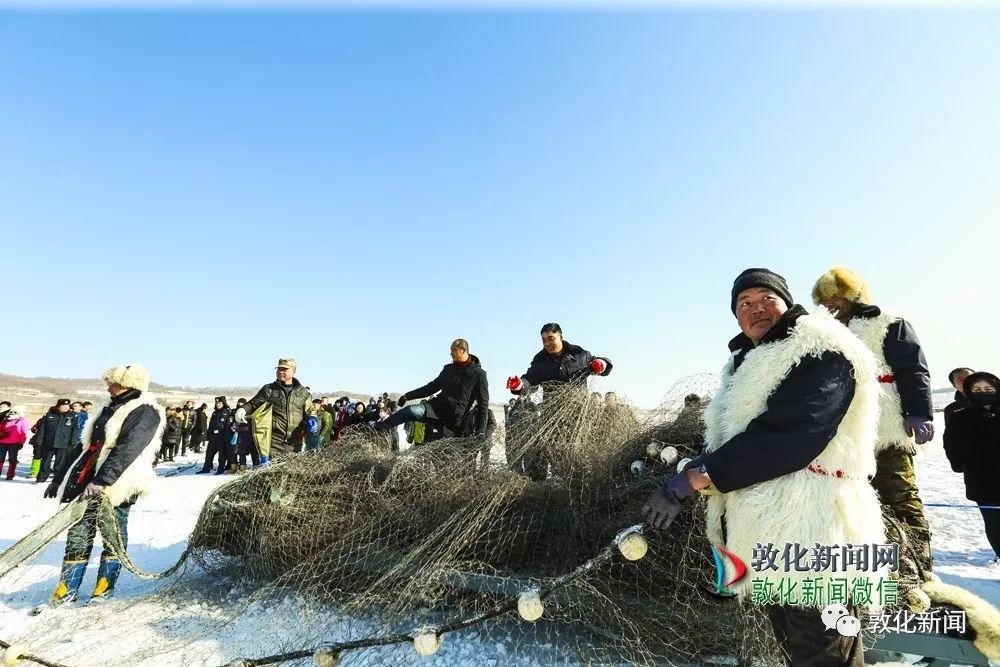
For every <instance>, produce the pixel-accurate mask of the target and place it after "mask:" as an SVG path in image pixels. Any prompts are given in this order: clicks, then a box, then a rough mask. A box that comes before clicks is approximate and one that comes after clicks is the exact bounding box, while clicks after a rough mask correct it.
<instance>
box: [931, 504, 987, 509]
mask: <svg viewBox="0 0 1000 667" xmlns="http://www.w3.org/2000/svg"><path fill="white" fill-rule="evenodd" d="M924 507H953V508H955V509H961V510H1000V505H954V504H952V503H924Z"/></svg>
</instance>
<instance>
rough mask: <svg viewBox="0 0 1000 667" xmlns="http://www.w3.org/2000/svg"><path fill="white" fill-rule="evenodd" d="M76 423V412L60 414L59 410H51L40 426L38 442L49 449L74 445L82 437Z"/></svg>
mask: <svg viewBox="0 0 1000 667" xmlns="http://www.w3.org/2000/svg"><path fill="white" fill-rule="evenodd" d="M76 424H77V421H76V413H75V412H66V413H62V414H60V413H59V411H58V410H49V412H48V413H46V415H45V417H43V418H42V424H41V426H39V427H38V442H39V443H40V444H41V445H42V447H43V448H49V449H67V448H69V447H72V446H73V445H75V444H77V441H78V440H79V439H80V438H79V436H78V434H77V430H76Z"/></svg>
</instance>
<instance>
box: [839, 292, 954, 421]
mask: <svg viewBox="0 0 1000 667" xmlns="http://www.w3.org/2000/svg"><path fill="white" fill-rule="evenodd" d="M881 314H882V310H881V309H880V308H879V307H878V306H869V305H865V304H858V307H857V309H856V310H855V312H854V317H860V318H862V319H871V318H874V317H878V316H879V315H881ZM882 353H883V354H884V355H885V360H886V362H887V363H888V364H889V367H890V368H891V369H892V374H893V375H894V376H895V379H896V389H898V390H899V398H900V400H901V401H902V404H903V416H905V417H910V416H915V417H927V418H928V419H930V418H931V416H932V415H933V414H934V406H933V402H932V400H931V372H930V370H929V369H928V368H927V359H925V358H924V351H923V350H922V349H921V347H920V340H919V339H918V338H917V332H916V331H914V330H913V327H912V326H911V325H910V323H909V322H907V321H906V320H904V319H898V320H896V321H895V322H893V323H892V324H890V325H889V328H888V329H887V330H886V332H885V340H884V341H883V343H882Z"/></svg>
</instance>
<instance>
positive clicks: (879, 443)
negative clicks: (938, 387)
mask: <svg viewBox="0 0 1000 667" xmlns="http://www.w3.org/2000/svg"><path fill="white" fill-rule="evenodd" d="M898 319H899V318H898V317H896V316H895V315H892V314H890V313H887V312H885V311H882V314H881V315H879V316H878V317H872V318H863V317H855V318H854V319H852V320H851V323H850V325H849V328H850V330H851V332H852V333H853V334H854V335H855V336H857V337H858V338H860V339H861V342H862V343H864V344H865V346H866V347H867V348H868V349H869V350H871V352H872V354H873V355H875V377H877V378H884V379H888V376H891V375H892V368H890V367H889V362H887V361H886V360H885V352H884V348H883V345H884V343H885V334H886V332H887V331H888V330H889V325H891V324H892V323H893V322H895V321H897V320H898ZM878 386H879V399H878V403H879V418H878V434H877V435H876V437H875V453H876V454H877V453H879V452H881V451H883V450H885V449H889V448H895V449H901V450H903V451H904V452H909V453H910V454H916V453H917V450H918V447H917V444H916V442H915V441H914V440H913V436H910V435H907V433H906V422H905V421H904V417H903V401H902V399H901V398H900V397H899V389H898V388H897V387H896V383H895V382H879V385H878ZM919 449H920V450H923V449H924V447H923V446H921V447H919Z"/></svg>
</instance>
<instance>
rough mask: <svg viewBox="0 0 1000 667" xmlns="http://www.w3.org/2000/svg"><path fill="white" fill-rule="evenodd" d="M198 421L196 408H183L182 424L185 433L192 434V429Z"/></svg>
mask: <svg viewBox="0 0 1000 667" xmlns="http://www.w3.org/2000/svg"><path fill="white" fill-rule="evenodd" d="M196 421H197V417H196V415H195V409H194V408H191V409H190V410H189V409H187V408H181V424H182V425H183V429H184V431H183V432H184V435H191V431H192V430H193V429H194V423H195V422H196Z"/></svg>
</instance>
